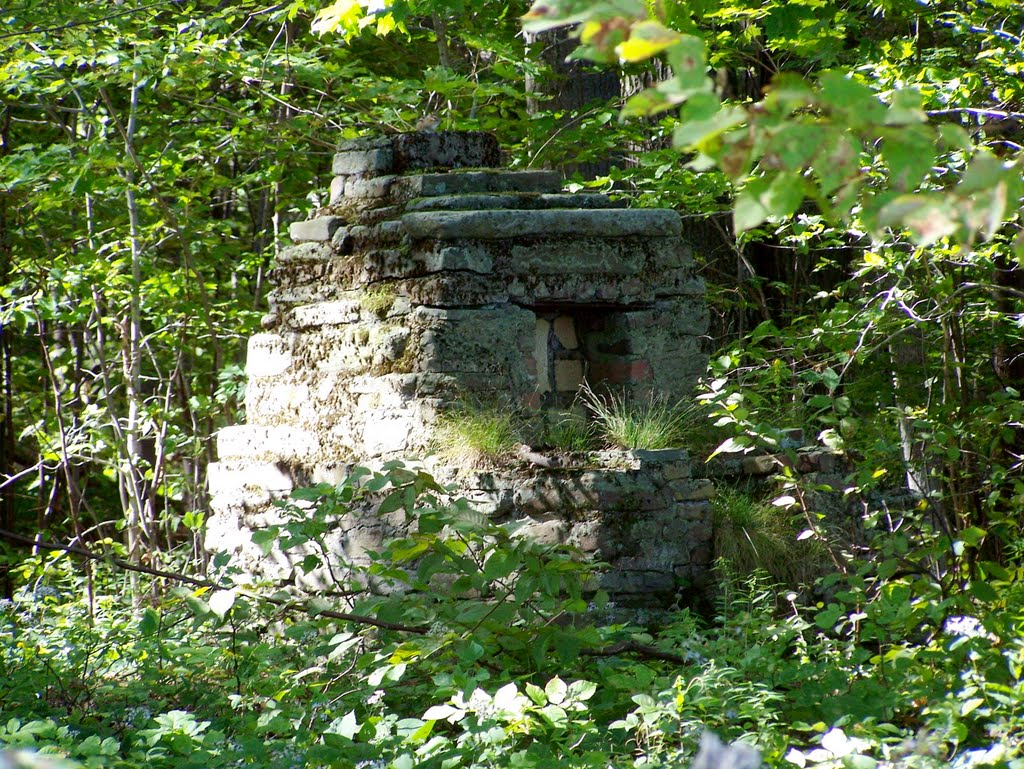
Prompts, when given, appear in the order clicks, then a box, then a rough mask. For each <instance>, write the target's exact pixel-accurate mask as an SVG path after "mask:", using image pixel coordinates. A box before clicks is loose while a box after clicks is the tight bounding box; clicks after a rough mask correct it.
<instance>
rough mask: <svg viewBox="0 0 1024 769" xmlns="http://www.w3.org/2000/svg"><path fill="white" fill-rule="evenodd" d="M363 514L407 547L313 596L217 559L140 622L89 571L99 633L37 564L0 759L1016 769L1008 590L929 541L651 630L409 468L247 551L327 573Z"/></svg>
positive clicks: (301, 495) (88, 613)
mask: <svg viewBox="0 0 1024 769" xmlns="http://www.w3.org/2000/svg"><path fill="white" fill-rule="evenodd" d="M369 501H373V502H374V504H377V505H379V506H380V507H381V509H384V510H385V511H391V512H394V513H402V514H403V515H404V516H406V518H407V520H408V522H409V524H410V528H409V530H408V533H407V534H406V535H404V536H402V537H400V538H398V539H396V540H394V541H392V542H390V543H389V544H387V545H386V546H385V547H383V548H381V550H380V552H376V553H371V554H369V555H370V558H371V562H370V565H369V566H367V567H365V568H362V569H355V570H349V571H346V572H345V575H344V576H343V577H339V581H338V582H337V583H335V584H333V585H331V586H329V590H328V591H320V592H317V593H313V594H304V593H302V592H301V590H300V589H299V588H295V587H293V588H292V589H291V590H290V591H289V592H287V593H284V592H281V591H280V590H279V588H278V587H277V586H274V585H267V586H261V585H256V584H253V583H252V582H251V581H250V578H249V577H247V576H246V575H245V574H244V573H242V572H240V571H238V570H237V569H236V568H234V566H233V564H232V561H231V558H230V557H229V556H228V555H227V554H219V555H217V556H215V557H214V559H213V563H212V566H211V573H210V574H209V575H208V576H207V578H205V580H204V578H201V577H200V578H193V580H194V581H193V582H192V583H187V582H184V581H179V584H178V585H177V586H176V587H170V588H169V589H166V587H167V584H169V583H165V590H164V591H163V593H162V594H161V597H160V599H159V600H158V601H156V602H154V603H152V604H151V605H147V604H142V605H139V606H133V602H132V601H131V599H130V596H128V595H126V591H124V590H123V589H122V587H123V584H124V578H123V575H122V574H118V573H117V572H116V570H114V569H113V567H112V565H111V564H109V563H106V562H104V561H100V562H97V563H96V564H95V569H94V575H93V578H94V580H95V583H96V584H97V586H98V587H100V589H99V590H98V592H97V595H96V597H95V601H94V603H93V604H92V608H91V609H90V604H89V602H88V600H87V597H86V596H85V593H84V590H83V585H84V577H83V576H82V571H81V569H80V568H79V567H78V565H77V564H75V563H73V562H72V561H71V560H70V559H69V556H67V555H65V554H63V553H61V552H59V551H54V552H44V553H41V554H40V555H38V556H33V557H30V558H26V559H24V560H22V561H21V562H20V563H19V564H18V566H17V569H16V573H15V577H16V579H17V580H18V586H17V590H16V592H15V595H14V597H13V600H10V601H4V602H2V603H0V745H2V746H5V747H16V748H30V749H34V750H41V751H46V752H48V753H50V754H52V755H54V756H66V757H68V758H69V759H70V760H71V761H73V762H74V764H75V765H84V766H89V767H107V766H109V767H125V768H128V767H131V768H133V769H134V767H143V766H145V767H274V768H275V769H277V768H278V767H289V768H290V767H295V768H298V767H345V768H354V767H361V769H369V767H375V768H380V769H383V768H384V767H389V768H392V769H411V768H412V767H425V768H428V769H429V768H434V767H436V768H437V769H442V768H446V767H469V768H470V769H475V768H477V767H480V768H481V769H482V768H483V767H554V766H558V767H587V768H588V769H607V768H608V767H613V768H616V769H617V768H619V767H622V768H625V767H651V768H653V767H668V766H680V765H686V763H688V762H689V761H690V759H691V758H692V756H693V754H694V751H695V749H696V745H697V741H698V739H699V736H700V734H701V733H702V732H703V731H704V730H706V729H710V730H712V731H714V732H716V733H718V734H719V735H720V736H721V737H722V738H723V739H726V740H730V741H732V740H742V741H744V742H747V743H748V744H750V745H753V746H755V747H757V748H758V749H759V750H760V751H761V754H762V757H763V759H764V762H765V763H766V765H767V766H769V767H782V768H784V769H794V768H799V769H808V768H809V769H886V768H888V767H897V766H898V767H907V768H908V769H910V768H913V769H932V768H933V767H934V769H940V767H942V768H943V769H945V768H946V767H950V766H952V767H954V769H968V767H982V766H996V767H1005V768H1006V769H1021V767H1024V761H1022V759H1021V748H1022V742H1024V681H1022V680H1021V677H1022V674H1024V590H1022V588H1021V587H1020V585H1021V580H1020V579H1019V577H1020V574H1019V570H1017V569H1005V570H1003V571H1002V572H999V573H996V572H995V571H994V570H993V567H986V568H987V569H989V573H988V576H987V577H986V578H985V580H987V581H984V580H983V579H982V578H981V577H980V576H979V575H977V574H976V575H973V576H972V575H971V574H969V573H967V572H965V571H961V570H960V569H959V567H958V565H957V562H956V561H954V560H951V559H950V555H949V554H950V553H951V552H953V551H952V550H951V549H950V544H951V543H949V542H946V541H943V539H942V536H941V535H935V537H934V539H933V540H928V541H926V544H925V547H924V549H922V548H921V547H917V548H916V549H914V550H913V551H911V550H910V549H909V548H908V547H907V544H908V541H907V539H906V537H907V536H909V535H908V532H910V531H914V530H917V531H920V532H922V533H927V532H926V529H925V524H924V523H923V522H921V521H918V520H913V519H910V518H908V519H906V520H903V521H902V522H901V525H900V527H899V528H898V529H896V530H895V531H894V530H892V529H890V530H887V531H885V532H883V534H882V535H881V538H880V539H879V540H878V541H876V543H875V547H874V548H873V549H872V557H870V558H865V559H862V560H861V561H858V562H856V563H854V562H851V563H849V564H847V565H845V567H844V568H845V572H837V573H835V574H833V575H830V576H829V577H828V578H826V579H824V580H823V581H821V582H820V584H819V585H818V587H817V593H816V594H817V595H821V596H824V595H828V596H831V597H830V598H827V599H826V598H822V599H820V600H818V601H817V602H815V601H811V602H806V601H805V600H804V599H802V598H801V597H800V596H801V593H799V592H798V591H786V590H779V589H777V588H776V587H775V586H774V584H773V583H772V581H770V580H769V579H768V578H767V577H766V576H765V575H764V574H763V573H754V574H752V575H749V576H745V577H741V576H737V575H736V570H735V569H732V570H730V569H720V570H719V572H718V573H719V575H720V580H721V582H720V584H719V589H718V596H719V598H718V603H717V610H716V612H715V614H714V616H712V617H701V616H697V615H695V614H694V613H692V612H690V611H687V610H682V611H678V612H675V613H671V614H667V615H659V617H658V619H657V622H656V624H654V621H653V620H652V621H649V622H643V621H641V619H640V617H639V615H637V616H636V618H635V620H634V621H632V622H625V623H623V622H619V623H617V624H612V625H596V624H594V623H593V622H592V621H590V620H588V617H596V616H599V615H601V613H602V606H603V604H604V602H605V600H606V597H604V596H602V595H600V594H592V593H591V592H589V588H588V586H589V585H590V584H591V582H592V580H591V574H592V572H591V568H590V567H589V566H587V565H586V564H584V563H581V562H580V560H579V558H578V556H577V554H576V553H575V552H573V551H572V550H571V549H569V548H564V547H551V546H543V545H540V544H537V543H533V542H531V541H529V540H527V539H525V538H522V537H518V536H515V535H514V533H513V532H512V531H510V530H507V529H505V528H503V527H501V526H496V525H494V524H493V523H491V522H489V521H488V520H487V519H486V518H485V517H483V516H479V515H475V514H474V513H473V511H472V510H471V509H470V508H469V507H468V505H466V504H465V503H464V502H461V501H459V500H453V499H451V498H450V497H449V496H448V494H447V492H446V491H445V489H443V488H441V487H440V486H438V485H437V484H436V483H435V482H434V481H433V479H432V478H431V477H430V476H429V475H426V474H425V473H423V472H419V471H414V470H409V469H406V468H404V467H402V466H400V465H398V464H392V465H390V466H388V467H387V468H385V470H384V472H383V473H377V474H374V473H369V472H368V471H359V472H357V473H356V474H354V475H353V476H352V477H350V478H348V479H346V480H345V481H343V482H342V483H341V484H339V485H338V486H337V487H335V486H330V485H321V486H318V487H316V488H313V489H300V490H298V491H296V492H295V493H294V494H293V497H292V498H291V499H290V500H287V501H285V502H284V503H282V507H283V509H282V512H283V513H285V515H284V516H283V517H282V518H281V522H280V523H279V524H276V525H274V526H272V527H270V528H268V529H265V530H263V531H262V532H261V534H260V536H259V537H255V538H254V544H255V545H257V546H258V547H260V548H261V549H262V550H264V551H265V552H266V553H267V555H268V556H270V557H274V558H282V557H284V556H286V555H287V554H289V553H290V552H299V553H300V554H301V553H305V554H306V555H305V557H304V558H301V560H300V562H299V563H300V568H301V569H303V570H305V571H312V570H315V569H318V568H320V567H321V566H322V565H323V564H322V561H321V557H322V556H321V555H318V554H319V553H329V550H325V549H320V548H316V547H314V548H310V547H309V545H310V544H311V543H313V542H318V541H319V542H322V541H323V538H324V537H325V536H326V533H327V532H328V531H329V529H330V527H331V525H332V522H333V521H335V520H336V519H337V518H338V516H343V515H345V514H346V512H347V511H348V510H350V509H352V508H353V507H357V506H359V505H362V504H364V503H367V502H369ZM928 542H930V543H931V544H928ZM979 545H980V540H978V539H977V538H974V539H972V540H971V541H964V540H961V541H960V544H959V545H958V546H957V548H956V549H959V550H961V551H962V552H963V551H970V550H973V549H975V548H977V547H978V546H979ZM900 563H902V564H903V566H902V567H900V565H899V564H900ZM911 566H913V568H911ZM172 582H173V580H172ZM989 583H992V584H995V585H996V586H997V587H998V590H993V589H989V590H986V589H985V588H983V587H982V586H983V585H988V584H989ZM367 584H372V585H373V586H374V587H373V589H372V590H368V589H366V588H365V585H367ZM359 586H364V587H362V588H361V589H358V590H356V589H355V588H357V587H359ZM353 591H354V592H353ZM346 596H348V597H346Z"/></svg>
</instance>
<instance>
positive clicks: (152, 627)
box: [138, 608, 160, 636]
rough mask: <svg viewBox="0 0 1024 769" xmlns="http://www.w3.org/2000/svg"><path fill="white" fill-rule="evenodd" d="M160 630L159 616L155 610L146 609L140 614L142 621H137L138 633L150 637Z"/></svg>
mask: <svg viewBox="0 0 1024 769" xmlns="http://www.w3.org/2000/svg"><path fill="white" fill-rule="evenodd" d="M159 628H160V615H159V614H157V612H156V610H155V609H149V608H147V609H146V610H145V611H144V612H142V619H140V620H139V625H138V629H139V633H141V634H142V635H144V636H151V635H153V634H154V633H156V631H157V630H159Z"/></svg>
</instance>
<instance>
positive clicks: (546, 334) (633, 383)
mask: <svg viewBox="0 0 1024 769" xmlns="http://www.w3.org/2000/svg"><path fill="white" fill-rule="evenodd" d="M533 311H534V314H535V316H536V323H535V327H534V340H533V341H534V344H533V356H532V357H533V363H534V365H535V371H536V381H537V390H536V396H537V397H536V399H535V402H536V404H537V406H538V407H539V408H540V409H541V410H543V411H565V410H568V409H570V408H572V407H573V405H574V403H575V402H576V399H577V395H578V393H579V390H580V386H581V385H582V384H583V382H584V381H586V382H587V384H588V385H589V386H590V387H591V388H592V389H593V390H594V391H595V392H597V393H599V394H604V393H615V394H617V395H624V396H626V397H636V396H639V395H642V394H649V393H650V389H651V377H652V371H651V365H650V361H649V360H648V359H647V356H646V354H645V353H646V350H647V347H648V344H646V340H645V339H644V337H643V334H642V326H643V324H642V323H638V322H637V321H636V316H637V314H636V313H635V312H630V311H627V310H625V309H623V308H621V307H614V306H612V307H609V306H607V305H605V306H580V305H540V306H537V307H534V308H533Z"/></svg>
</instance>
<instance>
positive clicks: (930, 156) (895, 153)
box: [882, 125, 936, 192]
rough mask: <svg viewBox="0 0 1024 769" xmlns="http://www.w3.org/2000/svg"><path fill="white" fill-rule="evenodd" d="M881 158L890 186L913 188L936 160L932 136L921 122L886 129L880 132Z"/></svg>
mask: <svg viewBox="0 0 1024 769" xmlns="http://www.w3.org/2000/svg"><path fill="white" fill-rule="evenodd" d="M882 159H883V160H884V161H885V164H886V165H887V166H888V167H889V183H890V184H892V185H893V187H895V188H896V189H897V190H899V191H903V192H906V191H910V190H913V189H916V188H917V186H918V185H919V184H920V183H921V180H922V179H924V177H925V176H926V175H927V174H928V173H929V172H930V171H931V169H932V166H933V165H935V163H936V158H935V135H934V133H933V132H932V130H931V129H930V128H928V127H927V126H921V125H914V126H906V127H903V128H900V129H899V130H897V131H893V130H887V131H885V132H883V133H882Z"/></svg>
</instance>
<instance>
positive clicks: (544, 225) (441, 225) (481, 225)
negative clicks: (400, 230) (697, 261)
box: [402, 208, 680, 240]
mask: <svg viewBox="0 0 1024 769" xmlns="http://www.w3.org/2000/svg"><path fill="white" fill-rule="evenodd" d="M402 223H403V224H404V225H405V230H406V232H408V233H409V236H410V237H412V238H413V239H414V240H419V239H426V238H430V239H432V240H455V239H460V238H461V239H473V240H506V239H509V238H529V237H541V236H543V237H567V236H572V237H579V236H580V235H582V234H584V233H585V234H586V235H587V237H589V238H628V237H641V236H642V237H646V238H672V237H679V232H680V222H679V214H677V213H676V212H675V211H666V210H663V209H653V208H638V209H626V210H621V211H620V210H610V211H609V210H589V211H588V210H575V211H574V210H566V209H553V210H546V211H418V212H414V213H409V214H405V216H403V217H402Z"/></svg>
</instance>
